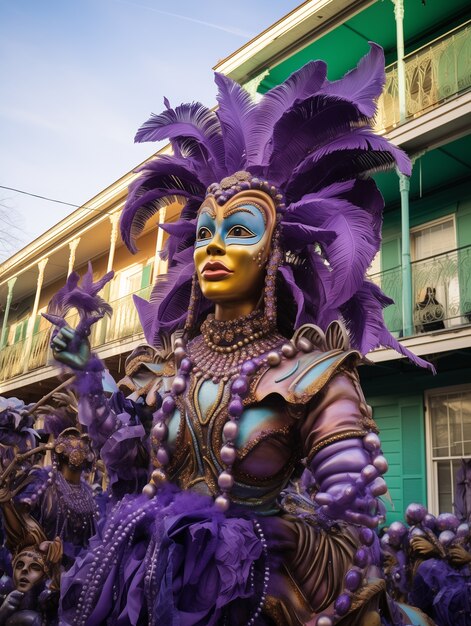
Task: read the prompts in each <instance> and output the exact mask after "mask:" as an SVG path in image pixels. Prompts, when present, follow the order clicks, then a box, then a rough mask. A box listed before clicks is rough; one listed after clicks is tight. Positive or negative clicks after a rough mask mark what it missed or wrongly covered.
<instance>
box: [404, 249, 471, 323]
mask: <svg viewBox="0 0 471 626" xmlns="http://www.w3.org/2000/svg"><path fill="white" fill-rule="evenodd" d="M412 293H413V295H414V297H415V301H414V304H415V307H414V325H415V326H416V330H417V331H418V332H427V331H432V330H440V329H443V328H450V327H452V326H459V325H461V324H469V323H471V246H467V247H463V248H458V249H457V250H452V251H451V252H446V253H444V254H438V255H435V256H432V257H429V258H428V259H422V260H420V261H415V262H413V263H412Z"/></svg>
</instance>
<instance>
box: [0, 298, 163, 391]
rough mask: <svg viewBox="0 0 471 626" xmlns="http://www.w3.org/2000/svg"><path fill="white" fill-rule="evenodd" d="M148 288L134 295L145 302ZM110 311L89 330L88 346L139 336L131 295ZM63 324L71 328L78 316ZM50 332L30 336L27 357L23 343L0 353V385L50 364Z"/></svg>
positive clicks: (70, 316)
mask: <svg viewBox="0 0 471 626" xmlns="http://www.w3.org/2000/svg"><path fill="white" fill-rule="evenodd" d="M150 291H151V287H150V286H149V287H146V288H144V289H141V290H140V291H138V292H137V294H136V295H138V296H140V297H141V298H144V299H146V300H147V299H148V297H149V295H150ZM110 304H111V306H112V307H113V315H112V316H111V318H107V319H103V320H101V321H100V322H98V323H97V324H95V325H94V326H93V328H92V333H91V336H90V343H91V345H92V346H93V347H94V348H96V347H99V346H101V345H104V344H106V343H109V342H111V341H116V340H118V339H126V338H129V337H132V336H133V335H140V334H142V328H141V325H140V323H139V318H138V315H137V311H136V307H135V306H134V302H133V294H129V295H127V296H124V297H122V298H119V299H117V300H114V301H112V302H110ZM66 320H67V323H68V324H69V325H70V326H71V327H72V328H74V327H75V326H76V325H77V323H78V314H77V313H74V312H71V313H69V314H68V315H67V316H66ZM51 330H52V329H46V330H42V331H40V332H38V333H35V334H34V335H33V338H32V340H31V349H30V351H29V354H28V355H27V354H25V350H26V345H27V341H26V340H23V341H19V342H17V343H15V344H13V345H10V346H5V347H4V348H2V350H0V381H4V380H8V379H9V378H13V377H14V376H18V375H20V374H23V373H24V372H26V371H30V370H34V369H37V368H39V367H44V366H45V365H47V363H48V362H49V360H50V357H51V351H50V348H49V343H50V338H51Z"/></svg>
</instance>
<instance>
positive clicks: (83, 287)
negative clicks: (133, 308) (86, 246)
mask: <svg viewBox="0 0 471 626" xmlns="http://www.w3.org/2000/svg"><path fill="white" fill-rule="evenodd" d="M113 276H114V272H108V273H107V274H105V275H104V276H103V277H102V278H100V279H99V280H97V281H96V282H94V281H93V269H92V264H91V263H89V264H88V271H87V272H86V273H85V274H84V275H83V277H82V281H81V284H79V283H80V276H79V275H78V274H77V273H76V272H72V273H71V274H70V275H69V277H68V278H67V282H66V284H65V285H64V287H62V289H60V290H59V291H58V292H57V293H56V294H55V295H54V296H53V298H52V299H51V301H50V303H49V305H48V308H47V313H43V316H44V317H45V318H46V319H47V320H48V321H49V322H51V324H54V325H55V326H56V327H57V328H63V327H64V326H66V325H67V322H66V320H65V316H66V315H67V313H68V312H69V311H71V310H72V309H75V310H76V311H77V312H78V314H79V323H78V325H77V328H76V329H75V330H76V334H77V335H78V336H79V337H87V336H88V335H89V332H90V328H91V326H92V325H93V324H95V323H96V322H98V321H99V320H101V319H102V318H103V317H104V316H105V315H111V313H112V308H111V306H110V305H109V304H108V303H107V302H105V300H103V298H102V297H101V296H99V295H98V292H99V291H101V290H102V289H103V287H104V286H105V285H106V283H108V282H109V281H110V280H111V279H112V278H113Z"/></svg>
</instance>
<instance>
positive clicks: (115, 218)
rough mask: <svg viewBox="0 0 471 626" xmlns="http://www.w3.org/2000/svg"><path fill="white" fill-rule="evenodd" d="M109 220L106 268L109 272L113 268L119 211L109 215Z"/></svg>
mask: <svg viewBox="0 0 471 626" xmlns="http://www.w3.org/2000/svg"><path fill="white" fill-rule="evenodd" d="M110 222H111V235H110V252H109V254H108V267H107V268H106V271H107V272H111V270H112V269H113V261H114V253H115V250H116V241H117V239H118V224H119V213H113V214H112V215H110ZM108 284H109V283H108Z"/></svg>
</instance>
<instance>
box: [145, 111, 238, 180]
mask: <svg viewBox="0 0 471 626" xmlns="http://www.w3.org/2000/svg"><path fill="white" fill-rule="evenodd" d="M162 139H178V140H179V149H180V152H181V154H182V156H186V157H195V158H198V159H200V160H202V161H207V162H208V163H209V164H210V166H211V167H212V169H213V172H214V177H215V179H217V178H218V177H220V176H224V175H225V173H226V172H225V170H224V169H223V167H222V164H223V163H224V143H223V140H222V134H221V125H220V123H219V119H218V117H217V115H216V114H215V113H214V111H211V110H210V109H208V108H207V107H205V106H204V105H202V104H201V103H200V102H191V103H187V104H182V105H180V106H178V107H176V108H175V109H167V110H166V111H164V112H163V113H161V114H160V115H155V114H152V115H151V117H150V118H149V119H148V120H147V122H145V123H144V124H143V125H142V126H141V127H140V128H139V130H138V131H137V133H136V136H135V139H134V140H135V141H136V142H137V143H140V142H145V141H161V140H162Z"/></svg>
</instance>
